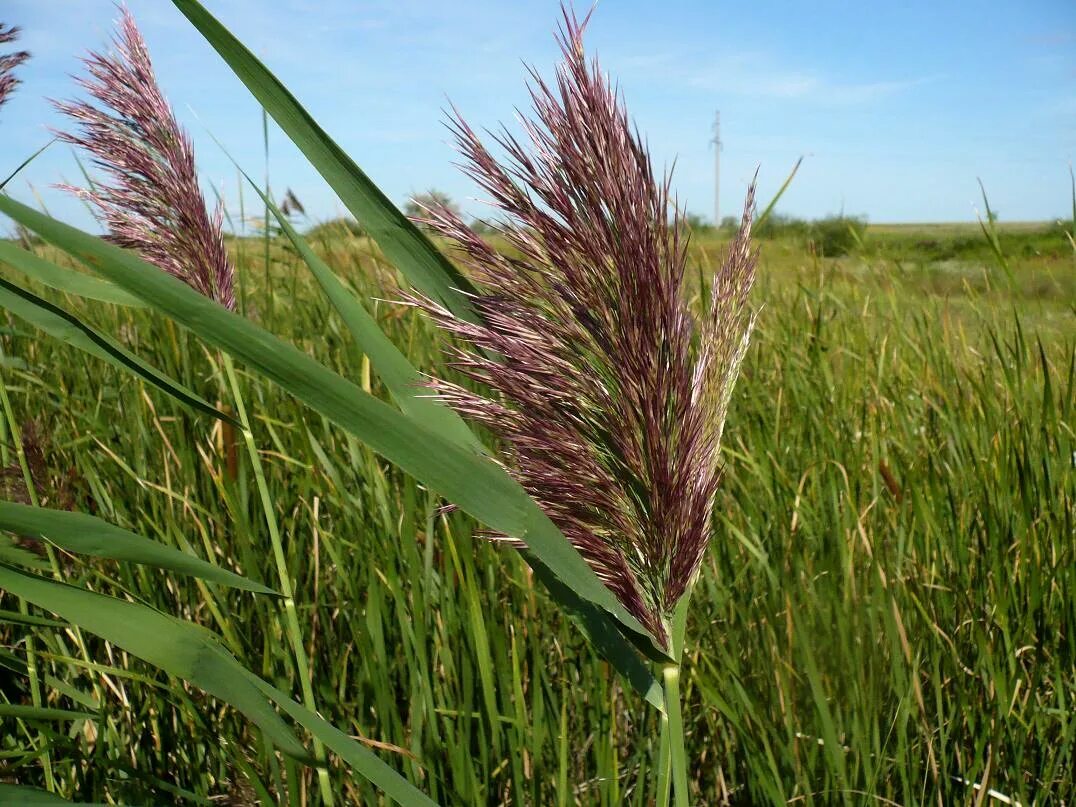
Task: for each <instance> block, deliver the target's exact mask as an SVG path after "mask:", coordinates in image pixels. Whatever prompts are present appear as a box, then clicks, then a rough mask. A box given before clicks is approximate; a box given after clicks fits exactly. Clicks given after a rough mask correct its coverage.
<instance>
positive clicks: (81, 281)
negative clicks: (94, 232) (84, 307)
mask: <svg viewBox="0 0 1076 807" xmlns="http://www.w3.org/2000/svg"><path fill="white" fill-rule="evenodd" d="M0 262H3V263H6V264H8V266H10V267H12V268H13V269H17V270H18V271H20V272H22V273H24V274H26V275H29V276H30V277H32V278H34V279H35V280H38V281H40V282H41V283H44V284H45V285H46V286H48V287H49V288H52V289H56V290H57V291H62V292H65V293H67V294H74V295H75V296H77V297H85V298H86V299H88V300H97V301H98V302H102V303H114V304H115V305H125V306H129V307H132V308H142V307H143V306H145V303H143V302H142V301H141V300H139V299H138V298H137V297H135V296H134V295H132V294H130V293H128V292H126V291H124V290H123V289H120V288H117V287H116V286H114V285H113V284H112V283H108V282H106V281H104V280H101V278H99V277H94V276H93V275H87V274H83V273H82V272H76V271H75V270H74V269H67V268H65V267H63V266H59V265H57V264H55V263H52V262H51V261H47V260H45V259H44V258H41V257H39V256H37V255H34V254H33V253H32V252H27V251H26V250H24V249H20V248H19V247H17V246H15V245H14V244H12V243H10V242H8V241H4V240H0Z"/></svg>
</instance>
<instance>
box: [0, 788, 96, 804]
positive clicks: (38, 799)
mask: <svg viewBox="0 0 1076 807" xmlns="http://www.w3.org/2000/svg"><path fill="white" fill-rule="evenodd" d="M37 804H43V805H45V807H48V805H57V804H59V805H65V804H81V805H82V807H108V805H106V804H102V803H101V802H92V803H91V802H84V801H81V802H73V801H68V800H67V799H64V798H61V797H60V796H57V795H56V794H54V793H49V792H48V791H47V790H38V789H37V788H36V787H25V786H23V785H4V784H0V807H7V805H12V807H33V806H34V805H37Z"/></svg>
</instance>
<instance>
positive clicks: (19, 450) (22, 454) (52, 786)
mask: <svg viewBox="0 0 1076 807" xmlns="http://www.w3.org/2000/svg"><path fill="white" fill-rule="evenodd" d="M2 356H3V351H0V357H2ZM0 400H2V401H3V406H4V420H5V422H6V423H7V427H8V428H7V432H8V435H10V436H11V438H12V441H13V442H14V444H15V453H16V455H18V458H19V467H20V468H22V477H23V481H24V482H25V484H26V489H27V491H28V492H29V495H30V501H31V503H33V505H34V506H35V507H36V506H37V493H36V491H35V489H34V484H33V478H32V477H31V476H30V466H29V465H28V464H27V462H26V451H25V449H24V448H23V445H22V434H21V433H20V432H19V428H18V426H16V425H15V413H14V411H13V410H12V408H11V399H10V398H9V397H8V394H7V382H6V381H5V380H4V378H3V376H2V375H0ZM5 453H6V451H5ZM49 556H50V558H51V557H52V554H51V552H50V553H49ZM19 613H21V614H22V615H23V616H29V614H30V608H29V606H27V604H26V600H24V599H23V598H22V597H19ZM26 674H27V676H28V677H29V679H30V701H31V703H33V705H34V706H35V707H37V708H39V709H40V708H41V706H42V702H41V682H40V681H39V680H38V674H37V651H36V649H35V648H34V636H33V632H32V631H28V632H27V636H26ZM38 736H39V737H40V740H41V749H42V750H41V768H42V769H43V771H44V773H45V789H46V790H48V791H49V792H50V793H55V792H56V780H55V779H53V776H52V756H51V754H50V753H49V745H48V739H47V738H46V737H45V733H44V732H43V731H42V732H39V733H38Z"/></svg>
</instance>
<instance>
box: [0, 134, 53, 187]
mask: <svg viewBox="0 0 1076 807" xmlns="http://www.w3.org/2000/svg"><path fill="white" fill-rule="evenodd" d="M55 142H56V138H55V137H54V138H52V140H50V141H49V142H48V143H46V144H45V145H43V146H42V147H41V148H39V149H38V150H37V151H35V152H34V153H33V154H31V155H30V156H29V157H27V158H26V159H25V160H23V161H22V162H21V163H19V166H18V167H17V168H16V169H15V170H14V171H12V172H11V173H10V174H8V175H7V176H6V177H5V178H4V180H3V181H2V182H0V190H3V189H4V188H5V187H7V184H8V183H9V182H11V180H13V179H14V178H15V177H17V176H18V175H19V173H20V172H21V171H22V169H23V168H25V167H26V166H28V165H29V164H30V163H32V162H33V161H34V160H36V159H37V158H38V157H40V156H41V155H42V154H44V153H45V150H46V149H47V148H48V147H49V146H51V145H52V144H53V143H55Z"/></svg>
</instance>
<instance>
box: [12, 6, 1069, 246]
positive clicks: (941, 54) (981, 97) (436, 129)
mask: <svg viewBox="0 0 1076 807" xmlns="http://www.w3.org/2000/svg"><path fill="white" fill-rule="evenodd" d="M204 2H205V4H206V6H207V7H208V8H209V9H210V10H211V11H212V12H213V13H214V14H216V15H217V16H218V17H220V18H221V19H222V21H223V22H224V23H225V24H226V25H228V26H229V27H230V28H231V29H232V30H233V31H234V32H235V33H236V34H237V35H238V36H239V37H240V38H241V39H242V40H243V41H244V42H246V44H247V45H248V46H250V47H251V48H252V50H254V51H255V53H257V54H258V55H259V56H260V57H261V58H262V59H263V60H264V61H265V62H266V63H267V64H268V65H269V66H270V68H271V69H273V70H274V71H275V72H276V73H277V75H278V76H279V77H280V78H281V79H282V80H283V81H284V82H285V83H286V84H287V85H288V86H289V87H290V88H291V89H292V91H293V92H294V93H295V94H296V95H297V96H298V97H299V98H300V99H301V100H302V101H303V102H304V103H305V104H306V106H307V108H308V109H309V110H310V111H311V112H312V113H313V114H314V116H315V117H316V118H317V119H318V120H319V121H320V122H321V123H322V125H323V126H324V127H325V128H326V129H327V130H328V131H329V132H330V133H331V134H332V135H333V136H334V137H335V138H336V139H337V140H338V142H339V143H340V144H341V145H342V146H343V147H344V149H345V150H346V151H348V152H349V153H350V154H351V155H352V156H353V157H354V158H355V159H356V161H357V162H358V163H359V164H360V165H361V166H363V168H364V169H365V170H366V171H367V173H368V174H370V176H371V177H372V178H373V179H374V181H375V182H377V183H378V184H379V185H380V186H381V187H382V189H383V190H384V191H385V192H386V193H387V194H388V196H389V197H390V198H392V199H393V200H394V201H396V202H397V203H400V204H402V203H403V202H404V201H405V200H406V199H407V198H408V197H409V195H411V194H413V193H417V192H421V191H422V190H424V189H426V188H429V187H436V188H439V189H442V190H444V191H447V192H448V193H449V194H451V195H452V196H453V197H455V198H457V199H458V200H460V201H461V202H463V204H464V207H465V209H466V210H468V211H469V212H471V213H480V212H482V211H483V206H482V205H481V204H480V203H478V202H474V201H472V200H470V198H469V197H471V196H473V195H475V194H476V190H475V188H474V187H473V186H471V185H470V184H469V183H468V181H467V180H466V179H464V178H463V177H462V176H461V175H460V174H459V172H458V171H457V169H455V168H454V166H453V165H452V163H453V161H454V158H455V155H454V152H453V151H452V148H451V146H450V145H449V143H448V141H447V137H446V133H445V130H444V127H443V126H442V121H443V113H442V109H443V107H444V106H445V104H446V100H447V99H451V100H452V101H453V102H454V103H455V104H456V105H457V106H458V107H459V108H460V110H461V111H462V112H463V113H464V115H465V117H466V118H467V119H468V120H469V121H470V122H471V123H473V124H476V125H479V126H490V127H492V126H494V125H496V124H497V123H498V122H499V121H509V122H510V121H511V120H512V119H513V116H514V109H515V107H517V106H519V105H522V104H523V103H524V102H525V99H526V96H525V92H524V67H523V63H524V62H526V63H531V64H534V65H535V66H536V67H537V68H538V69H539V71H541V72H542V73H543V74H546V75H549V74H550V72H551V69H552V66H553V64H554V62H555V58H556V53H555V48H554V45H553V41H552V30H553V27H554V24H555V21H556V18H557V14H558V3H557V0H515V1H514V2H504V1H503V0H502V2H493V0H472V1H471V2H466V3H456V2H433V1H432V0H204ZM129 6H130V8H131V10H132V11H133V12H134V14H135V16H136V18H137V19H138V21H139V23H140V25H141V27H142V29H143V32H144V34H145V36H146V39H147V41H148V42H149V46H150V49H151V52H152V54H153V57H154V60H155V64H156V67H157V72H158V75H159V78H160V80H161V83H162V85H163V86H164V88H165V91H166V93H167V94H168V95H169V97H170V98H171V100H172V102H173V104H174V105H175V107H176V109H177V112H178V114H179V117H180V118H181V120H182V122H183V123H184V125H185V126H186V127H187V128H188V130H189V131H190V132H191V134H192V135H193V137H194V140H195V145H196V149H197V152H198V157H199V164H200V168H201V170H202V173H203V174H204V177H205V180H206V182H207V184H211V185H213V186H214V187H216V188H218V189H219V190H220V192H221V193H222V194H223V195H224V197H225V199H226V200H227V201H228V204H229V209H231V210H233V211H236V212H237V211H238V195H237V194H238V190H237V182H236V177H235V171H234V169H233V168H232V167H231V165H230V163H229V162H228V160H227V158H226V157H224V156H223V155H222V154H221V153H220V151H219V149H218V148H217V146H216V145H215V144H214V143H213V141H212V139H211V138H210V137H209V134H208V133H209V132H212V133H213V134H214V135H215V136H216V137H218V138H219V139H220V140H221V141H223V143H224V144H225V145H226V147H227V148H228V149H229V151H231V153H232V154H233V155H235V156H236V157H237V158H238V159H239V160H240V161H241V162H242V164H243V166H244V167H245V168H246V169H247V170H248V171H250V172H252V173H254V174H260V173H261V172H262V171H263V165H264V162H263V151H262V134H261V117H260V110H259V108H258V107H257V105H256V103H255V102H254V101H253V100H252V99H251V98H250V96H249V94H248V93H247V91H246V90H245V89H244V88H243V86H242V85H241V84H240V83H239V82H238V81H237V80H236V79H235V78H234V77H233V76H231V74H230V73H229V72H228V70H227V68H226V67H225V66H224V65H223V63H222V62H221V61H220V60H219V58H218V57H217V56H216V54H215V53H214V52H213V51H212V50H211V49H210V48H209V46H208V45H206V43H205V42H204V41H203V40H202V39H201V38H200V36H199V35H198V34H197V33H196V32H195V31H194V30H193V28H191V27H190V25H189V24H188V23H187V21H186V20H185V19H184V18H183V17H182V16H181V15H180V14H179V13H178V12H177V11H176V10H175V9H174V8H173V7H172V5H171V4H170V3H168V2H165V1H164V0H129ZM660 9H661V10H660V11H659V4H658V3H656V2H654V0H604V2H602V3H601V4H600V5H599V7H598V9H597V11H596V13H595V15H594V18H593V21H592V23H591V27H590V29H589V32H588V49H589V50H590V51H591V53H596V54H597V55H598V56H599V58H600V59H601V62H602V64H603V67H604V68H605V69H606V70H607V71H609V72H610V73H611V74H612V75H613V76H614V77H616V78H617V79H618V80H619V82H620V85H621V87H622V89H623V91H624V93H625V96H626V99H627V104H628V108H629V111H630V112H631V114H632V115H633V117H634V118H635V119H636V121H637V123H638V125H639V128H640V129H641V131H642V132H643V133H644V134H645V135H646V136H647V138H648V141H649V144H650V148H651V151H652V154H653V156H654V159H655V161H656V162H657V163H658V164H659V165H660V164H668V163H671V162H672V161H673V160H674V159H675V160H676V172H675V175H674V176H675V181H674V185H675V188H676V190H677V192H678V194H679V196H680V199H681V201H682V203H683V204H684V205H685V206H686V207H687V208H688V209H689V210H690V211H692V212H696V213H699V214H702V215H706V216H709V215H711V211H712V209H713V178H712V177H713V151H712V148H711V146H710V145H709V142H708V141H709V139H710V129H711V122H712V118H713V114H714V110H715V109H720V110H721V116H722V138H723V140H724V151H723V153H722V194H721V208H722V213H723V214H731V213H735V212H736V208H737V207H738V206H739V204H740V200H741V199H742V196H743V192H744V189H745V187H746V184H747V182H748V180H749V179H750V176H751V175H752V173H753V172H754V169H755V167H756V165H757V166H759V167H760V169H761V173H760V185H761V188H760V196H761V198H762V199H763V200H768V198H769V197H770V196H771V195H772V194H773V192H775V191H776V189H777V187H778V186H779V185H780V183H781V181H782V180H783V179H784V177H785V175H786V174H787V172H788V170H789V169H790V168H791V166H792V164H793V163H794V162H795V160H796V158H797V157H798V156H799V155H801V154H802V155H805V160H804V164H803V168H802V169H801V171H800V173H799V175H798V177H797V178H796V181H795V183H794V184H793V186H792V188H791V189H790V190H789V192H788V193H787V195H786V197H785V199H784V200H782V204H781V206H780V207H781V209H783V210H784V211H785V212H788V213H791V214H795V215H801V216H821V215H826V214H829V213H835V212H839V211H840V210H842V209H843V210H844V211H845V212H848V213H855V214H864V215H866V216H868V218H869V219H870V220H871V221H875V222H890V221H963V220H971V219H973V218H974V216H975V210H976V207H977V206H980V203H979V201H978V186H977V184H976V177H981V178H982V179H983V182H984V183H985V184H986V187H987V190H988V191H989V193H990V201H991V204H992V206H993V207H995V208H996V209H997V210H998V211H999V213H1000V216H1001V218H1002V219H1005V220H1041V219H1047V218H1051V217H1056V216H1059V215H1065V214H1066V212H1067V211H1068V210H1070V209H1071V207H1070V205H1071V201H1070V196H1069V193H1070V190H1069V177H1068V164H1069V163H1070V161H1072V160H1074V159H1076V3H1074V2H1072V0H1056V1H1055V2H1046V1H1045V0H1040V1H1038V2H1023V3H1018V2H1009V3H993V2H984V0H945V1H944V2H939V0H931V2H918V0H913V1H912V2H901V3H894V4H854V3H850V2H826V1H824V0H823V1H822V2H811V3H806V2H802V3H788V2H768V1H767V0H756V2H752V3H742V2H741V3H725V2H714V0H665V1H664V2H663V3H661V4H660ZM115 16H116V13H115V8H114V6H113V4H112V3H111V2H110V0H78V2H73V1H72V0H3V12H2V17H3V20H4V21H5V22H8V23H11V24H18V25H21V26H22V27H23V28H24V31H25V35H24V40H23V43H22V44H23V46H25V47H26V48H27V49H29V50H32V51H33V52H34V54H35V58H34V60H33V62H32V63H31V64H30V65H28V66H27V67H26V69H25V70H24V71H23V73H22V77H23V78H24V81H25V83H24V85H23V86H22V87H21V88H20V91H19V92H18V94H17V95H16V96H15V98H14V99H13V100H12V101H11V102H10V103H9V105H8V106H7V107H5V108H4V110H3V111H2V112H0V127H2V129H0V131H2V133H3V134H2V138H0V174H5V175H6V173H7V172H8V171H9V170H11V169H13V168H14V166H15V165H17V164H18V163H19V162H20V161H21V160H22V159H23V158H24V157H26V156H28V155H29V154H30V153H32V152H33V151H34V150H35V149H36V148H37V147H39V146H40V145H42V144H43V143H44V142H46V141H47V139H48V135H47V132H46V127H47V125H49V124H53V125H55V124H56V123H57V119H56V117H55V116H54V115H53V114H52V113H51V111H50V109H49V107H48V105H47V103H45V101H44V100H43V98H44V97H59V98H68V97H71V96H72V94H73V93H74V88H73V86H72V83H71V80H70V75H71V74H73V73H76V72H78V71H79V63H78V61H77V56H78V55H79V54H81V53H84V52H85V51H86V50H87V49H90V48H100V47H102V46H103V45H104V43H105V42H106V40H107V39H108V37H109V35H110V31H111V26H112V22H113V20H114V18H115ZM270 175H271V181H272V185H273V187H274V189H275V190H276V191H277V192H278V193H281V192H283V190H284V188H285V187H290V188H292V189H293V190H294V192H295V193H296V194H297V196H298V197H299V198H300V199H301V200H302V201H303V203H304V204H305V205H306V207H307V210H308V212H310V213H311V214H312V215H313V216H314V217H315V218H327V217H329V216H333V215H336V214H338V213H339V212H340V211H341V207H340V205H339V203H338V202H337V201H336V199H335V197H334V196H333V195H332V193H331V191H329V190H328V189H327V188H326V187H325V186H324V184H323V183H322V182H321V181H320V179H319V177H318V176H317V175H316V174H315V173H314V172H313V171H312V170H311V169H310V168H308V167H307V166H306V165H305V163H304V162H303V159H302V157H301V155H300V154H299V153H298V152H297V151H296V150H295V149H294V147H292V146H291V145H290V144H289V143H288V142H287V140H286V138H285V137H284V136H283V135H282V134H280V133H279V132H276V131H273V132H272V133H271V135H270ZM77 177H78V169H77V167H76V165H75V162H74V161H73V159H72V157H71V155H70V152H69V151H67V150H66V147H53V148H52V149H50V150H49V151H48V152H46V154H45V155H44V156H43V157H42V158H40V159H38V160H37V161H36V162H35V163H34V164H32V165H31V166H30V167H29V168H28V169H27V170H26V172H25V173H24V174H23V175H22V176H21V177H20V178H19V179H18V180H16V182H15V183H13V187H12V189H11V190H12V192H13V193H14V194H15V195H16V196H18V197H20V198H22V199H24V200H34V199H35V194H37V195H38V197H39V199H40V200H41V201H42V202H43V203H44V204H45V205H46V206H47V207H48V209H49V210H50V211H51V212H52V213H53V214H54V215H59V216H61V217H63V218H65V219H67V220H69V221H71V222H73V223H76V224H80V225H83V226H88V225H89V223H90V219H89V216H88V214H87V213H86V211H85V210H84V209H82V208H81V207H80V205H79V203H77V202H75V201H73V200H71V199H69V198H67V197H65V196H64V195H63V194H61V193H59V192H57V191H55V190H52V189H51V188H50V184H51V183H54V182H56V181H58V180H59V179H61V178H67V179H76V178H77ZM249 201H250V200H249V195H248V202H249Z"/></svg>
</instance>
